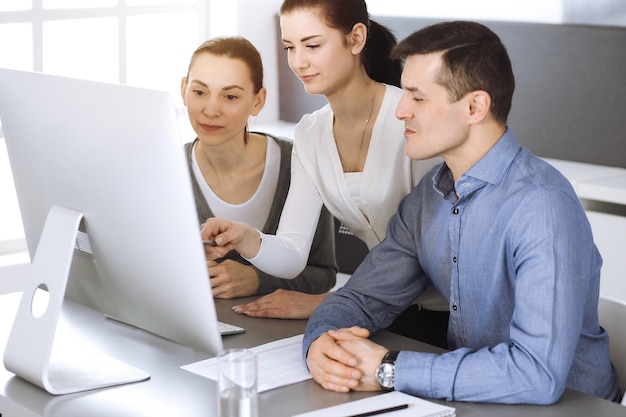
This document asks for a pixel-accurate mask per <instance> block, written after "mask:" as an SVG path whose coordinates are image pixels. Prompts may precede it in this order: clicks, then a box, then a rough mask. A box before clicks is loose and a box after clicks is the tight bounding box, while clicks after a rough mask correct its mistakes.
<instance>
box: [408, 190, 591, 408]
mask: <svg viewBox="0 0 626 417" xmlns="http://www.w3.org/2000/svg"><path fill="white" fill-rule="evenodd" d="M511 215H512V218H514V219H515V220H516V221H515V222H513V223H514V225H512V226H511V230H509V231H503V233H507V234H508V236H507V238H506V242H507V245H509V246H508V247H507V248H506V250H505V253H504V255H503V256H502V257H501V258H497V259H496V262H504V263H505V265H503V268H502V272H504V271H506V270H507V269H508V270H509V271H511V277H512V279H510V282H511V284H512V286H513V288H512V289H511V291H513V293H514V295H513V304H514V308H513V314H512V318H511V321H510V324H509V329H508V330H509V335H510V336H509V338H508V340H503V341H500V342H499V343H496V344H494V345H485V346H477V347H475V348H469V347H460V348H458V349H456V350H453V351H451V352H447V353H444V354H441V355H432V354H426V353H420V352H402V353H401V354H400V355H399V356H398V359H397V362H396V364H397V366H396V388H397V389H398V390H400V391H404V392H407V393H410V394H413V395H418V396H426V397H429V398H443V399H447V400H459V401H481V402H497V403H529V404H552V403H554V402H556V401H557V400H558V399H559V398H560V396H561V395H562V393H563V392H564V390H565V388H566V386H567V382H568V377H569V374H570V370H571V368H572V366H573V365H572V364H573V362H574V357H575V355H576V351H577V348H578V347H579V344H581V343H585V340H584V339H585V338H586V337H590V338H594V337H598V334H597V333H596V335H593V334H591V333H588V334H586V335H585V333H586V331H585V330H584V329H583V322H584V317H583V316H584V314H583V313H584V311H585V309H584V306H585V304H587V302H588V297H589V294H590V293H593V292H594V291H597V289H594V288H593V287H592V286H591V285H590V282H591V281H592V280H591V277H593V276H594V268H595V267H596V266H597V263H596V262H597V259H596V258H595V256H596V255H595V254H597V251H596V249H595V247H594V245H593V239H592V236H591V234H590V230H588V223H587V221H586V219H585V218H584V212H583V211H582V210H581V209H580V207H579V205H578V203H577V202H574V201H572V200H571V197H570V196H567V195H564V194H563V193H562V192H560V191H558V190H554V189H545V190H541V191H538V192H536V193H532V194H530V195H529V196H528V198H527V199H526V201H524V204H521V205H520V208H519V210H518V212H517V213H512V214H511ZM485 256H487V255H485ZM491 256H493V255H491ZM498 279H502V280H507V279H508V278H507V277H506V275H505V274H502V276H501V277H499V278H498ZM475 301H476V304H477V306H479V301H478V300H475ZM477 308H479V307H477ZM489 314H492V315H493V314H498V311H497V310H493V311H490V312H488V314H486V315H485V317H484V319H483V320H482V324H483V325H484V326H485V327H487V328H488V326H490V320H491V318H490V317H489ZM464 330H465V331H467V332H476V331H478V329H475V328H471V327H468V328H465V329H464ZM588 330H589V331H590V332H593V331H594V330H593V329H591V328H590V329H588ZM595 331H596V332H598V331H599V329H598V330H595ZM595 382H597V383H600V382H598V381H593V382H592V383H595Z"/></svg>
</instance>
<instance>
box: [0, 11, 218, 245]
mask: <svg viewBox="0 0 626 417" xmlns="http://www.w3.org/2000/svg"><path fill="white" fill-rule="evenodd" d="M208 5H209V0H89V1H85V0H2V1H1V2H0V67H4V68H12V69H18V70H27V71H41V72H45V73H49V74H55V75H63V76H69V77H76V78H85V79H91V80H96V81H104V82H114V83H117V82H121V83H127V84H130V85H135V86H139V87H146V88H153V89H159V90H165V91H169V92H170V93H171V94H172V96H173V97H174V100H175V102H176V103H177V105H179V106H181V107H182V100H181V99H180V90H179V88H180V79H181V77H182V76H183V75H184V74H185V73H186V71H187V64H188V60H189V57H190V56H191V53H192V52H193V51H194V50H195V48H196V47H197V46H198V44H199V43H200V42H201V41H202V40H203V39H204V38H206V37H207V34H208V27H207V26H208V19H207V10H208V7H209V6H208ZM213 7H215V6H213ZM4 39H11V42H5V41H2V40H4ZM180 114H181V116H183V114H184V113H183V112H180ZM180 125H181V137H187V136H190V133H189V132H190V127H188V122H187V121H186V117H185V118H184V119H183V118H181V123H180ZM0 200H1V201H2V204H0V255H1V254H3V253H4V254H6V253H9V252H15V251H19V250H23V249H25V248H26V245H25V242H24V231H23V229H22V225H21V218H20V213H19V208H18V203H17V197H16V196H15V190H14V187H13V178H12V175H11V169H10V165H9V161H8V155H7V152H6V147H5V143H4V139H3V135H2V130H1V126H0Z"/></svg>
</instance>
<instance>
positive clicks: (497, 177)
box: [432, 128, 522, 197]
mask: <svg viewBox="0 0 626 417" xmlns="http://www.w3.org/2000/svg"><path fill="white" fill-rule="evenodd" d="M521 149H522V147H521V146H520V145H519V143H518V142H517V139H516V138H515V136H514V135H513V132H511V130H510V129H509V128H507V129H506V131H505V132H504V134H503V135H502V137H500V139H499V140H498V141H497V142H496V143H495V144H494V145H493V147H492V148H491V149H490V150H489V151H488V152H487V153H486V154H485V155H484V156H483V157H482V158H481V159H479V160H478V162H476V163H475V164H474V165H473V166H472V167H471V168H470V169H468V170H467V172H465V173H464V174H463V175H462V176H461V178H460V179H459V181H458V182H459V183H460V185H463V187H465V188H467V187H468V186H469V187H470V188H471V189H475V188H476V187H478V186H479V184H482V183H484V182H487V183H490V184H498V183H499V182H500V181H501V180H502V178H503V177H504V175H505V174H506V172H507V171H508V169H509V167H510V166H511V164H512V163H513V160H514V159H515V157H516V155H517V154H518V153H519V151H520V150H521ZM470 179H476V180H479V181H478V182H476V181H470ZM432 180H433V188H434V189H435V190H436V191H437V192H438V193H440V194H441V195H442V196H444V197H445V196H447V195H448V194H449V193H450V192H451V191H453V190H454V189H455V184H454V179H453V177H452V172H451V171H450V169H449V168H448V166H447V165H446V164H445V162H444V163H443V164H441V165H440V167H439V168H438V169H437V170H436V171H435V173H434V175H433V177H432ZM457 191H460V190H457Z"/></svg>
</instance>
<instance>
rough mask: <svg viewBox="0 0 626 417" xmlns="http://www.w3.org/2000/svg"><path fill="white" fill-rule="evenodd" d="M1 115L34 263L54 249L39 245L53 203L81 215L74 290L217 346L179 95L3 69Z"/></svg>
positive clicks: (142, 321) (185, 339) (168, 334)
mask: <svg viewBox="0 0 626 417" xmlns="http://www.w3.org/2000/svg"><path fill="white" fill-rule="evenodd" d="M0 119H1V123H2V129H3V131H4V136H5V139H6V145H7V150H8V154H9V160H10V164H11V169H12V172H13V177H14V181H15V186H16V191H17V195H18V201H19V204H20V210H21V214H22V220H23V224H24V230H25V234H26V240H27V245H28V250H29V253H30V256H31V259H32V260H33V262H34V261H35V258H38V257H39V258H42V259H43V257H44V256H50V253H48V254H45V253H39V251H38V245H39V241H40V237H41V235H42V229H43V228H44V225H46V223H47V222H48V223H50V222H51V220H49V219H48V217H49V216H48V215H49V213H51V212H52V208H53V207H62V208H69V209H71V210H73V211H75V212H79V213H82V216H81V218H82V220H81V222H80V227H79V231H78V233H77V239H76V242H75V245H74V246H75V248H74V250H73V253H71V254H70V256H69V258H70V260H71V270H70V273H69V276H70V277H69V280H68V284H67V285H68V286H67V293H66V294H67V297H68V298H71V299H73V300H74V301H77V302H80V303H81V304H84V305H87V306H88V307H91V308H93V309H96V310H99V311H101V312H103V313H105V314H107V315H109V316H112V317H114V318H115V319H117V320H120V321H123V322H126V323H128V324H131V325H133V326H136V327H138V328H141V329H145V330H147V331H150V332H152V333H155V334H157V335H160V336H162V337H165V338H167V339H170V340H173V341H176V342H179V343H181V344H184V345H186V346H190V347H193V348H197V349H200V350H204V351H207V352H209V353H212V354H216V353H217V352H218V351H219V350H220V349H221V348H222V340H221V336H220V334H219V330H218V327H217V318H216V313H215V307H214V301H213V297H212V294H211V287H210V283H209V277H208V271H207V268H206V262H205V257H204V250H203V246H202V241H201V238H200V231H199V227H198V217H197V214H196V208H195V202H194V198H193V194H192V188H191V181H190V178H189V170H188V168H187V162H186V160H185V157H184V153H183V147H182V144H181V142H180V139H179V134H178V127H177V119H176V110H175V106H174V102H173V100H172V97H171V96H170V95H169V94H168V93H166V92H161V91H153V90H148V89H142V88H135V87H130V86H126V85H119V84H107V83H101V82H93V81H86V80H78V79H71V78H64V77H59V76H52V75H46V74H41V73H35V72H23V71H14V70H6V69H0ZM47 219H48V220H47ZM52 246H54V245H52ZM40 249H41V250H42V251H44V250H45V248H43V249H42V248H40ZM49 252H50V251H49ZM51 296H52V294H51Z"/></svg>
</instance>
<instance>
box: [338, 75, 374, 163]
mask: <svg viewBox="0 0 626 417" xmlns="http://www.w3.org/2000/svg"><path fill="white" fill-rule="evenodd" d="M377 88H378V83H376V84H374V93H373V94H372V102H371V103H370V109H369V110H368V112H367V118H366V119H365V125H364V126H363V133H361V143H360V144H359V149H358V150H357V151H356V155H355V156H354V161H352V168H351V169H350V170H349V171H346V172H354V170H355V168H356V163H357V161H358V160H359V155H360V154H361V149H363V142H365V131H366V130H367V125H368V124H369V122H370V117H371V116H372V109H373V108H374V101H376V89H377ZM337 153H338V154H339V150H337ZM339 160H340V161H341V165H342V166H343V168H344V169H346V168H347V167H346V164H345V163H344V162H343V158H342V157H341V154H339Z"/></svg>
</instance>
